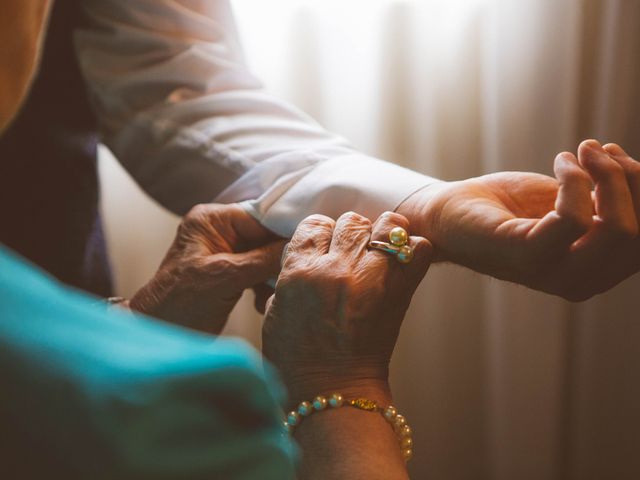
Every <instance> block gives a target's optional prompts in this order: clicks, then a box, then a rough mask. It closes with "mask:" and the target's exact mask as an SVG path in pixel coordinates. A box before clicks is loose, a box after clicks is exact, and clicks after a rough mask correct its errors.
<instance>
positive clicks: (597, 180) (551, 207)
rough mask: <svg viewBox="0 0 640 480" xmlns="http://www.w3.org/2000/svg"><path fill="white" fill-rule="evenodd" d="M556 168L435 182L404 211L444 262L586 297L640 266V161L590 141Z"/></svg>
mask: <svg viewBox="0 0 640 480" xmlns="http://www.w3.org/2000/svg"><path fill="white" fill-rule="evenodd" d="M554 171H555V175H556V179H554V178H551V177H547V176H545V175H538V174H534V173H519V172H502V173H496V174H491V175H485V176H482V177H479V178H475V179H470V180H465V181H461V182H453V183H442V184H436V185H434V186H433V187H428V188H426V189H424V190H423V191H421V192H418V193H416V194H414V196H413V197H412V198H410V199H409V200H408V201H407V202H405V204H403V205H402V206H401V208H400V209H399V212H401V213H404V214H406V215H407V216H408V217H409V218H411V221H412V224H413V225H415V227H416V231H417V232H419V233H421V234H423V235H428V236H429V238H430V239H431V241H432V242H433V244H434V247H435V248H436V251H437V255H439V257H440V258H441V259H443V260H450V261H453V262H456V263H459V264H461V265H465V266H467V267H470V268H472V269H474V270H476V271H478V272H481V273H487V274H489V275H492V276H494V277H497V278H501V279H504V280H510V281H513V282H517V283H521V284H523V285H526V286H529V287H531V288H534V289H537V290H541V291H544V292H547V293H551V294H555V295H559V296H562V297H564V298H566V299H569V300H573V301H582V300H585V299H588V298H590V297H591V296H593V295H595V294H598V293H601V292H604V291H606V290H608V289H609V288H611V287H613V286H614V285H616V284H618V283H619V282H621V281H622V280H624V279H625V278H627V277H629V276H630V275H633V274H634V273H636V272H637V271H638V270H639V269H640V238H639V237H638V222H639V218H640V164H639V163H638V162H636V161H635V160H633V159H632V158H630V157H628V156H627V155H626V153H625V152H624V151H623V150H622V149H621V148H620V147H618V146H617V145H613V144H610V145H606V146H605V147H604V148H603V147H601V146H600V144H599V143H598V142H596V141H595V140H588V141H585V142H583V143H582V144H581V145H580V147H579V151H578V158H576V157H575V156H574V155H572V154H570V153H561V154H559V155H558V156H557V157H556V160H555V164H554ZM594 184H595V191H593V192H592V186H593V185H594ZM416 217H417V218H416Z"/></svg>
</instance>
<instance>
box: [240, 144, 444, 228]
mask: <svg viewBox="0 0 640 480" xmlns="http://www.w3.org/2000/svg"><path fill="white" fill-rule="evenodd" d="M436 181H438V180H436V179H434V178H432V177H428V176H426V175H422V174H420V173H417V172H414V171H412V170H409V169H406V168H403V167H400V166H398V165H395V164H392V163H389V162H385V161H382V160H378V159H375V158H372V157H368V156H365V155H362V154H351V155H345V156H340V157H337V158H332V159H329V160H325V161H322V162H318V163H317V164H316V165H315V166H314V167H313V168H311V169H309V170H308V171H307V172H305V174H304V175H303V176H302V177H298V178H295V179H292V182H291V183H290V184H289V185H287V188H284V189H276V190H269V191H267V192H265V193H264V194H263V195H262V196H260V197H259V198H258V199H255V200H249V201H246V202H243V207H244V208H245V209H246V210H247V211H248V212H249V213H251V214H252V215H253V216H254V217H255V218H256V219H257V220H259V221H260V222H261V223H262V224H263V225H264V226H265V227H266V228H268V229H269V230H271V231H273V232H275V233H277V234H278V235H280V236H283V237H291V235H292V234H293V232H294V231H295V229H296V227H297V225H298V223H299V222H300V221H301V220H303V219H304V218H306V217H307V216H309V215H311V214H314V213H320V214H323V215H327V216H329V217H332V218H334V219H337V218H338V217H339V216H340V215H341V214H343V213H344V212H347V211H354V212H356V213H359V214H360V215H363V216H365V217H367V218H369V219H371V220H372V221H375V220H376V219H377V218H378V216H380V214H382V213H383V212H385V211H393V210H395V209H396V208H397V207H398V206H399V205H400V204H401V203H402V202H403V201H404V200H405V199H406V198H407V197H409V196H410V195H411V194H412V193H414V192H416V191H418V190H420V189H421V188H423V187H425V186H426V185H429V184H431V183H433V182H436Z"/></svg>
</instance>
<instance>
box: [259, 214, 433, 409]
mask: <svg viewBox="0 0 640 480" xmlns="http://www.w3.org/2000/svg"><path fill="white" fill-rule="evenodd" d="M395 226H401V227H403V228H405V229H406V230H407V231H410V230H409V225H408V221H407V220H406V218H404V217H402V216H401V215H398V214H395V213H386V214H384V215H382V216H381V217H380V218H379V219H378V220H377V221H376V223H375V225H373V227H372V225H371V222H370V221H369V220H368V219H366V218H364V217H362V216H360V215H357V214H355V213H346V214H344V215H342V216H341V217H340V218H339V219H338V220H337V222H335V221H333V220H331V219H330V218H328V217H324V216H322V215H312V216H310V217H308V218H307V219H305V220H304V221H302V222H301V223H300V225H299V226H298V229H297V230H296V232H295V234H294V235H293V238H292V239H291V242H290V243H289V246H288V247H287V252H286V256H285V259H284V263H283V268H282V272H281V273H280V276H279V278H278V283H277V284H276V291H275V295H274V296H273V297H271V299H270V302H269V304H268V306H267V315H266V319H265V323H264V326H263V330H262V346H263V351H264V354H265V356H266V357H267V358H268V359H269V360H270V361H271V362H272V363H274V364H275V365H276V366H277V367H278V368H279V370H280V372H281V374H282V375H283V379H284V381H285V384H286V385H287V386H288V387H289V389H290V394H291V397H292V398H293V399H294V400H300V399H304V398H307V399H308V398H313V396H315V395H318V394H319V393H322V392H325V393H330V392H331V391H335V390H342V391H346V389H348V388H356V390H358V391H359V392H362V391H363V387H365V386H366V385H371V384H375V385H377V386H380V385H382V387H383V388H388V384H387V377H388V366H389V360H390V358H391V353H392V352H393V348H394V346H395V343H396V339H397V336H398V332H399V329H400V325H401V323H402V320H403V318H404V315H405V312H406V310H407V308H408V306H409V303H410V301H411V297H412V296H413V293H414V291H415V289H416V287H417V286H418V284H419V283H420V280H422V278H423V277H424V275H425V274H426V272H427V268H428V266H429V259H430V256H431V246H430V244H429V242H428V241H427V240H425V239H424V238H421V237H411V238H410V242H409V244H410V245H411V246H412V247H413V248H414V252H415V255H414V258H413V260H412V262H411V263H409V264H405V265H403V264H400V263H399V262H398V261H397V260H396V259H395V257H392V256H390V255H388V254H386V253H384V252H380V251H378V250H368V249H367V245H368V243H369V241H370V240H371V239H373V240H382V241H388V238H387V235H388V232H389V231H390V230H391V229H392V228H393V227H395ZM343 387H344V388H343Z"/></svg>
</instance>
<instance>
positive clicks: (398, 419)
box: [393, 415, 407, 430]
mask: <svg viewBox="0 0 640 480" xmlns="http://www.w3.org/2000/svg"><path fill="white" fill-rule="evenodd" d="M406 424H407V420H406V419H405V418H404V417H403V416H402V415H396V419H395V420H394V421H393V426H394V427H395V428H396V430H400V429H401V428H402V427H404V426H405V425H406Z"/></svg>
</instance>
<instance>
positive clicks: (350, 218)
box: [340, 212, 371, 224]
mask: <svg viewBox="0 0 640 480" xmlns="http://www.w3.org/2000/svg"><path fill="white" fill-rule="evenodd" d="M340 220H341V221H343V222H347V223H355V224H362V223H371V222H370V221H369V219H368V218H366V217H363V216H362V215H360V214H359V213H356V212H345V213H343V214H342V215H340Z"/></svg>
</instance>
